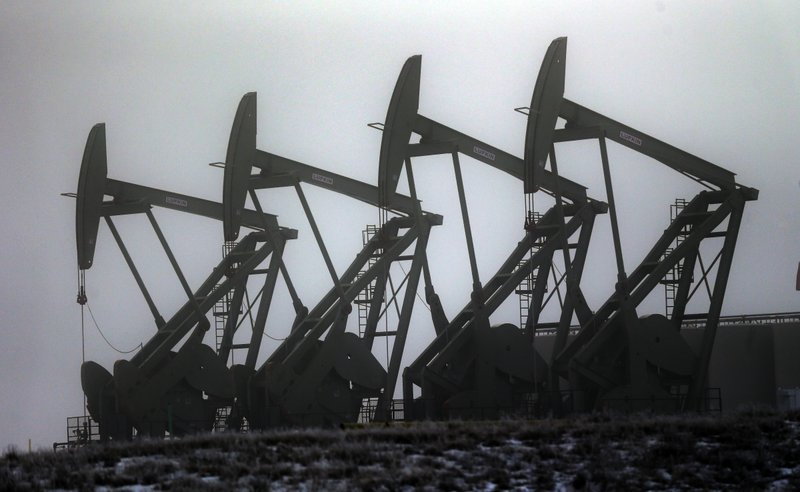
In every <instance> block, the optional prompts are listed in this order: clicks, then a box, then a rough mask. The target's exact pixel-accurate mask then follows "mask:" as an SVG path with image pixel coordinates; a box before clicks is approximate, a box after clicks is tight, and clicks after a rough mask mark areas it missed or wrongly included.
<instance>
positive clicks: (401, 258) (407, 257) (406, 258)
mask: <svg viewBox="0 0 800 492" xmlns="http://www.w3.org/2000/svg"><path fill="white" fill-rule="evenodd" d="M413 259H414V255H402V256H398V257H397V258H395V259H394V261H411V260H413Z"/></svg>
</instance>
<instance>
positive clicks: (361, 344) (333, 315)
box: [224, 93, 442, 428]
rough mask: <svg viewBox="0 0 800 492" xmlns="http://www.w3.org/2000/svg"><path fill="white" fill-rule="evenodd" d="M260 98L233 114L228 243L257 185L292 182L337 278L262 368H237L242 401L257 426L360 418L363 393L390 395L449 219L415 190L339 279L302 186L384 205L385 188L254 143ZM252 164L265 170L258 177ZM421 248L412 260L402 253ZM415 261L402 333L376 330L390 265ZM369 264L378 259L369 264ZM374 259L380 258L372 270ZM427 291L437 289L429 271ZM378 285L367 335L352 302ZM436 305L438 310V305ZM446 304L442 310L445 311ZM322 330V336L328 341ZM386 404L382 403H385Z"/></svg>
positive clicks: (247, 99)
mask: <svg viewBox="0 0 800 492" xmlns="http://www.w3.org/2000/svg"><path fill="white" fill-rule="evenodd" d="M255 122H256V94H255V93H249V94H246V95H245V96H244V97H243V98H242V100H241V102H240V104H239V109H238V110H237V113H236V118H235V122H234V125H233V128H234V131H233V132H232V134H231V142H232V143H231V145H230V146H229V148H231V147H233V146H234V143H233V142H236V144H235V145H236V147H237V149H238V150H237V153H238V155H240V156H246V157H244V158H242V159H239V160H237V161H236V162H235V165H233V166H232V165H230V159H228V161H229V162H228V163H227V164H226V169H225V171H226V182H232V183H236V185H235V186H233V187H231V188H230V189H229V192H227V193H226V194H225V197H224V205H225V208H226V210H228V211H230V213H229V214H228V215H226V222H225V230H226V237H228V239H231V238H235V237H236V235H237V234H238V227H239V224H238V223H237V222H238V219H237V217H238V212H237V211H238V210H241V209H242V207H243V206H244V203H245V199H246V196H247V195H248V194H249V195H250V197H251V198H252V199H253V201H254V203H256V205H257V207H258V198H257V195H256V193H255V192H256V190H259V189H265V188H275V187H286V186H292V187H294V188H295V190H296V191H297V194H298V197H299V199H300V201H301V204H302V205H303V209H304V211H305V213H306V215H307V217H308V220H309V223H310V224H311V227H312V230H313V232H314V235H315V238H316V240H317V243H318V246H319V248H320V251H321V252H322V254H323V257H324V259H325V262H326V266H327V268H328V272H329V274H330V276H331V278H332V280H333V284H334V285H333V287H332V288H331V290H330V291H329V292H328V294H326V295H325V296H324V297H323V298H322V300H321V301H320V302H319V303H318V304H317V305H316V306H315V307H314V308H312V309H311V310H310V311H306V312H305V313H304V315H303V316H298V318H297V319H296V321H295V323H294V324H293V327H292V331H291V333H290V334H289V336H288V338H287V339H286V340H285V341H284V342H283V343H281V345H280V346H279V347H278V348H277V349H276V350H275V351H274V352H273V353H272V354H271V355H270V356H269V357H268V359H267V361H266V363H265V364H264V365H263V366H262V367H261V368H260V369H259V370H258V371H254V370H252V369H250V368H248V369H236V371H237V374H238V378H239V379H240V380H242V381H243V382H242V384H237V386H238V387H242V388H247V390H246V391H245V392H242V393H241V394H240V395H239V397H238V401H239V402H240V411H241V412H242V413H243V414H244V416H246V417H247V419H248V421H249V423H250V425H251V426H252V427H255V428H262V427H266V426H271V425H285V424H292V423H306V424H311V423H318V424H336V423H340V422H347V421H354V420H355V418H356V416H357V414H358V411H359V408H360V406H361V400H362V399H363V398H365V397H370V396H378V397H379V398H381V399H385V398H386V397H385V396H384V395H387V394H388V395H391V393H392V392H393V391H394V387H395V381H396V379H397V375H398V373H399V364H400V357H401V356H402V353H403V348H404V345H405V339H406V334H407V331H408V324H409V321H410V316H411V310H412V308H413V305H414V300H415V299H414V297H415V295H416V291H417V285H418V282H419V279H420V275H421V273H422V272H423V270H427V261H426V259H425V247H426V245H427V240H428V235H429V231H430V227H431V226H435V225H439V224H441V223H442V218H441V216H438V215H435V214H431V213H428V212H423V211H422V210H421V208H420V205H419V203H418V201H417V199H416V196H414V193H413V190H412V196H411V197H405V196H401V195H396V196H395V197H394V198H395V199H394V200H393V203H392V204H391V205H390V206H388V207H387V210H389V211H391V212H393V213H395V214H397V215H398V217H395V218H393V219H391V220H389V221H388V222H387V223H386V224H384V225H383V226H382V228H381V229H380V230H379V232H378V233H377V234H376V235H375V237H373V238H372V239H371V240H370V241H369V242H368V243H367V244H366V245H365V247H364V249H363V250H362V251H361V252H360V253H359V254H358V255H357V256H356V259H355V260H354V261H353V263H352V264H351V265H350V266H349V267H348V268H347V270H346V271H345V272H344V273H343V274H341V275H339V274H337V273H336V272H335V270H334V268H333V264H332V263H331V261H330V258H329V256H328V253H327V250H326V248H325V245H324V242H323V240H322V237H321V235H320V233H319V230H318V228H317V226H316V221H315V220H314V217H313V214H312V213H311V210H310V208H309V207H308V204H307V202H306V200H305V195H304V193H303V191H302V187H301V184H311V185H314V186H318V187H321V188H325V189H328V190H330V191H333V192H336V193H339V194H343V195H345V196H348V197H350V198H353V199H356V200H359V201H362V202H364V203H367V204H369V205H372V206H378V205H379V196H380V190H379V188H377V187H375V186H372V185H368V184H366V183H362V182H359V181H356V180H353V179H350V178H347V177H345V176H341V175H338V174H336V173H332V172H329V171H326V170H323V169H319V168H316V167H313V166H309V165H307V164H303V163H300V162H297V161H293V160H291V159H287V158H284V157H281V156H277V155H275V154H271V153H268V152H264V151H262V150H258V149H256V148H255V137H256V123H255ZM237 129H238V130H237ZM252 168H256V169H257V170H258V173H257V174H253V173H252ZM412 245H415V246H414V253H413V255H411V256H410V257H406V256H404V252H405V251H406V250H407V249H408V248H410V247H411V246H412ZM407 259H411V260H412V264H411V268H410V271H409V273H408V276H407V278H406V281H405V283H406V290H405V298H404V299H403V302H402V309H401V312H400V319H399V320H398V325H397V328H396V330H394V332H392V333H391V334H389V333H380V332H377V331H376V325H377V321H378V319H379V318H380V316H382V314H383V313H380V309H381V306H382V304H383V302H382V301H383V299H384V298H383V296H384V288H385V286H386V285H387V280H388V271H389V267H390V265H391V264H392V262H395V261H402V260H407ZM370 260H372V262H371V261H370ZM370 263H373V264H372V265H371V266H370V265H369V264H370ZM426 281H427V284H428V285H427V287H428V289H427V290H429V291H430V292H433V296H431V297H432V298H433V299H436V298H435V292H434V291H433V287H432V284H430V281H429V275H427V272H426ZM371 282H375V294H374V295H375V297H374V298H373V299H372V301H371V303H370V314H369V317H368V319H369V323H368V326H367V328H366V331H365V333H364V334H363V337H362V338H359V337H357V336H355V335H354V334H352V333H347V332H345V328H346V323H347V318H348V315H349V313H350V312H351V303H352V302H353V301H354V300H355V299H356V297H357V296H358V294H359V293H360V292H362V291H363V290H364V289H366V288H367V287H368V286H369V285H370V283H371ZM432 304H434V305H433V306H432V309H433V310H434V311H435V310H436V305H435V303H432ZM439 309H441V308H439ZM379 334H381V335H383V336H393V337H394V344H393V348H392V358H391V361H390V362H389V365H388V367H387V368H386V369H384V368H383V367H382V366H381V365H380V363H378V361H377V360H376V359H375V357H374V356H373V355H372V353H371V351H370V348H371V347H372V344H373V341H374V338H375V337H376V336H378V335H379ZM323 336H325V339H324V341H321V340H322V337H323ZM379 406H380V405H379Z"/></svg>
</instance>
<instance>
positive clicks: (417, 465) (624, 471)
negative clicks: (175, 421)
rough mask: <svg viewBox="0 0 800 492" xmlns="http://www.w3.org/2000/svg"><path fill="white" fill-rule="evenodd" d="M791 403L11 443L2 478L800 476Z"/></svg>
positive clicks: (564, 483)
mask: <svg viewBox="0 0 800 492" xmlns="http://www.w3.org/2000/svg"><path fill="white" fill-rule="evenodd" d="M798 443H800V414H796V413H792V414H780V413H774V412H769V411H751V412H746V413H741V414H737V415H730V416H725V417H707V416H682V417H675V416H672V417H665V416H649V415H637V416H614V415H606V414H604V415H591V416H585V417H579V418H575V419H569V420H541V421H499V422H439V423H431V422H425V423H419V424H408V425H404V424H395V425H392V426H389V427H382V426H375V427H353V428H349V429H346V430H321V429H303V430H279V431H272V432H265V433H258V434H255V433H254V434H232V435H219V434H217V435H204V436H194V437H189V438H184V439H180V440H172V441H155V440H140V441H135V442H131V443H114V444H109V445H96V446H89V447H85V448H82V449H76V450H70V451H61V452H58V453H51V452H38V453H31V454H28V453H20V452H18V451H16V450H13V449H11V450H8V451H7V452H6V453H5V455H4V456H3V457H2V458H0V489H2V490H7V489H16V490H26V489H30V490H36V489H51V488H57V489H77V490H82V489H95V488H98V487H100V488H108V489H126V488H136V489H138V490H142V489H151V490H197V489H211V490H214V489H219V490H231V489H240V490H251V489H255V490H268V489H278V490H281V489H298V488H300V489H305V490H354V489H366V490H397V489H401V490H402V489H408V490H411V489H430V490H475V489H485V490H491V489H495V488H496V489H501V490H502V489H514V488H536V489H553V488H560V489H563V490H570V489H572V490H600V489H606V488H611V489H650V490H658V489H675V488H691V489H696V488H701V489H703V488H711V489H731V488H737V489H738V488H742V487H744V488H757V489H770V488H775V489H800V445H798Z"/></svg>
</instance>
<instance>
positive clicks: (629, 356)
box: [525, 38, 758, 411]
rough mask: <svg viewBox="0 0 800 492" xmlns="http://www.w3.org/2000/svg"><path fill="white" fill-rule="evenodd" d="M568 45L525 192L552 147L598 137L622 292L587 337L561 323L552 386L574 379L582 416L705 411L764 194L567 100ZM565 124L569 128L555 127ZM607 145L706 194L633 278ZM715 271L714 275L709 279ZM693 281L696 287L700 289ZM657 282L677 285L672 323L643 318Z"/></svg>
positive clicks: (541, 97)
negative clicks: (723, 317)
mask: <svg viewBox="0 0 800 492" xmlns="http://www.w3.org/2000/svg"><path fill="white" fill-rule="evenodd" d="M566 45H567V40H566V38H558V39H556V40H554V41H553V42H552V43H551V45H550V47H549V48H548V50H547V53H546V55H545V58H544V61H543V63H542V69H541V71H540V73H539V76H538V79H537V85H536V90H535V91H534V97H533V103H532V105H531V120H530V121H529V134H528V138H527V139H526V149H525V154H526V166H525V188H526V191H530V192H534V191H536V190H537V189H538V188H539V187H543V186H544V183H545V174H544V171H545V164H546V162H547V160H548V159H547V158H548V155H549V161H550V164H551V166H553V171H556V169H555V166H556V159H555V146H554V145H553V144H554V143H558V142H568V141H576V140H593V139H597V140H598V142H599V148H600V157H601V160H602V166H603V173H604V178H605V185H606V194H607V197H608V203H609V212H610V214H609V215H610V218H611V226H612V227H611V229H612V235H613V239H614V250H615V257H616V263H617V270H618V278H617V283H616V288H615V291H614V293H613V294H612V295H611V296H610V297H609V298H608V300H607V301H606V302H605V304H603V305H602V307H600V309H598V310H597V311H596V312H595V313H593V315H592V316H591V318H590V319H589V320H582V321H581V328H580V331H579V333H578V334H577V336H575V337H574V339H573V340H572V341H571V342H570V343H569V344H567V341H568V337H567V332H566V327H565V326H563V325H562V326H559V328H558V334H557V336H556V347H555V351H554V353H555V354H556V356H555V358H554V361H553V368H552V369H553V374H554V378H553V383H554V384H557V383H558V377H557V376H558V375H561V376H563V377H565V378H567V379H568V380H569V382H570V391H571V392H572V393H573V395H574V398H575V401H574V405H575V410H578V411H590V410H593V409H598V408H606V407H613V408H621V409H625V410H628V409H633V410H636V409H655V410H668V411H674V410H683V409H693V410H702V409H704V407H705V406H706V400H707V398H706V389H707V375H708V364H709V359H710V357H711V352H712V348H713V346H714V338H715V336H716V331H717V325H718V322H719V316H720V312H721V309H722V302H723V298H724V295H725V289H726V285H727V281H728V274H729V272H730V268H731V264H732V260H733V253H734V248H735V246H736V239H737V236H738V232H739V225H740V222H741V218H742V213H743V210H744V206H745V203H746V202H747V201H751V200H756V199H757V198H758V190H756V189H753V188H748V187H746V186H742V185H740V184H737V183H736V181H735V179H734V178H735V175H734V173H732V172H730V171H728V170H726V169H723V168H721V167H719V166H716V165H714V164H712V163H710V162H707V161H705V160H703V159H700V158H699V157H696V156H694V155H691V154H689V153H687V152H684V151H683V150H680V149H677V148H675V147H673V146H671V145H669V144H667V143H665V142H662V141H660V140H657V139H655V138H653V137H651V136H649V135H647V134H645V133H643V132H641V131H639V130H637V129H634V128H631V127H629V126H626V125H624V124H622V123H619V122H617V121H614V120H612V119H611V118H608V117H606V116H604V115H602V114H599V113H597V112H595V111H592V110H590V109H588V108H586V107H584V106H581V105H579V104H577V103H575V102H572V101H570V100H568V99H566V98H564V82H565V64H566ZM559 118H560V119H563V120H564V121H565V125H564V127H563V128H561V129H556V124H557V121H558V119H559ZM531 130H533V131H532V132H531ZM607 140H611V141H612V142H616V143H618V144H620V145H622V146H624V147H627V148H628V149H632V150H634V151H636V152H638V153H641V154H643V155H645V156H647V157H650V158H651V159H653V160H655V161H657V162H659V163H661V164H664V165H666V166H668V167H670V168H672V169H673V170H675V171H677V172H679V173H681V174H682V175H684V176H686V177H688V178H690V179H693V180H694V181H696V182H697V183H699V184H700V185H702V186H703V187H705V188H706V190H704V191H701V192H699V193H698V194H697V195H696V196H695V197H694V198H693V199H691V200H689V201H688V202H687V203H686V204H685V206H683V207H682V210H681V211H680V213H678V214H677V215H676V216H675V218H674V219H673V220H672V222H671V223H670V224H669V227H667V229H666V230H665V231H664V233H663V234H662V235H661V237H660V238H659V239H658V240H657V241H656V243H655V245H654V246H653V247H652V249H651V250H650V251H649V252H648V253H647V254H646V255H645V257H644V259H643V260H642V261H641V262H640V263H639V265H638V266H636V268H634V270H633V271H632V273H630V275H629V274H627V272H626V270H625V266H624V262H623V255H622V248H621V241H620V235H619V228H618V224H617V216H616V209H615V202H614V194H613V188H612V184H611V174H610V170H609V160H608V155H607V150H606V141H607ZM714 241H717V242H719V241H721V243H722V244H721V246H719V251H718V253H717V254H716V257H715V258H714V259H713V260H712V262H711V263H710V264H708V265H706V264H705V263H704V262H703V259H702V257H701V254H700V253H701V250H700V246H701V244H708V243H712V242H714ZM711 246H715V245H713V244H712V245H711ZM715 265H716V275H715V276H714V277H713V278H710V276H711V275H710V274H712V273H713V271H712V270H713V268H714V266H715ZM696 277H699V280H698V279H697V278H696ZM693 283H696V284H697V285H696V286H695V288H694V289H692V284H693ZM659 284H668V285H672V286H674V287H675V298H674V304H673V308H672V312H671V313H670V317H669V318H667V317H665V316H661V315H650V316H640V315H639V314H638V312H637V307H638V306H639V304H640V303H641V302H642V301H643V300H644V299H645V298H646V297H647V295H648V294H649V293H650V292H651V291H652V290H653V289H654V288H655V287H656V286H658V285H659ZM712 284H713V286H712ZM701 285H704V286H706V289H707V292H708V297H709V302H708V309H707V312H705V313H698V314H695V315H694V317H695V318H701V319H705V329H704V333H703V337H702V343H701V345H700V347H699V351H694V350H692V348H690V346H689V345H688V343H687V342H686V340H685V339H684V337H683V336H682V334H681V324H682V321H683V320H684V319H686V318H687V317H688V315H687V314H686V312H685V311H686V305H687V303H688V301H689V299H690V298H691V297H692V296H693V295H694V293H695V292H696V291H697V287H700V286H701Z"/></svg>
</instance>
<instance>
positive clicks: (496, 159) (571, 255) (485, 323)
mask: <svg viewBox="0 0 800 492" xmlns="http://www.w3.org/2000/svg"><path fill="white" fill-rule="evenodd" d="M420 72H421V57H420V56H413V57H411V58H409V59H408V60H407V61H406V63H405V65H404V66H403V69H402V70H401V72H400V76H399V77H398V80H397V84H396V86H395V89H394V93H393V95H392V100H391V104H390V107H389V111H388V116H387V123H386V126H385V129H384V131H385V132H389V133H390V136H391V138H390V139H389V140H388V145H384V146H383V147H382V148H381V168H380V173H379V179H380V184H381V189H383V190H386V194H385V195H384V196H383V199H384V200H387V201H388V200H391V199H392V196H393V193H394V192H395V189H396V186H397V181H398V176H399V173H400V172H401V170H402V167H403V165H405V166H406V168H407V169H408V170H409V171H410V169H411V159H412V158H415V157H421V156H430V155H437V154H450V155H451V156H452V161H453V167H454V171H455V177H456V185H457V188H458V195H459V201H460V205H461V212H462V220H463V225H464V231H465V236H466V243H467V251H468V255H469V261H470V269H471V272H472V279H473V284H472V293H471V296H470V297H471V299H470V302H469V303H468V304H467V305H466V306H465V307H464V308H463V309H462V310H461V312H459V313H458V314H457V315H456V316H454V317H453V318H452V319H451V320H450V321H449V322H445V323H440V324H438V325H437V326H436V333H437V337H436V338H435V339H434V340H433V342H432V343H431V344H430V345H429V346H428V347H427V348H426V349H425V350H424V351H423V352H422V353H421V354H420V355H419V356H418V357H417V359H416V360H415V361H414V362H413V363H412V364H411V365H410V366H409V367H408V368H406V369H405V372H404V376H403V398H404V406H405V408H406V417H407V418H412V417H413V418H432V419H436V418H445V417H461V418H473V417H480V418H496V417H497V416H498V415H499V413H500V412H506V411H514V409H515V408H519V407H520V406H522V405H525V403H526V401H525V395H529V394H532V393H535V392H537V391H538V389H541V388H542V387H546V385H547V379H548V364H547V363H546V362H545V361H544V359H543V358H542V356H541V355H539V353H538V352H537V351H536V350H535V349H534V337H535V335H536V330H537V329H538V328H541V327H542V323H541V322H540V319H539V315H540V313H541V311H542V309H543V307H544V306H545V304H546V303H547V301H548V300H549V299H551V298H552V297H548V298H545V294H546V290H547V286H548V279H549V277H550V275H551V271H553V268H552V266H553V257H554V255H555V254H556V253H557V252H558V251H559V250H561V252H562V254H563V256H564V266H565V271H564V273H563V275H562V276H561V277H560V278H558V279H556V278H554V279H553V281H554V283H555V284H556V289H558V288H559V286H560V285H561V283H562V282H564V283H565V284H566V293H565V298H564V301H563V305H562V310H561V316H560V319H559V321H558V325H559V326H564V327H566V328H568V327H569V326H570V323H571V321H572V318H573V315H577V317H578V319H579V320H582V321H583V320H588V319H589V317H590V316H591V311H590V310H589V307H588V306H587V305H586V301H585V300H584V298H583V295H582V293H581V291H580V280H581V274H582V272H583V267H584V263H585V260H586V253H587V249H588V246H589V239H590V237H591V232H592V227H593V224H594V219H595V216H596V215H597V214H601V213H605V211H606V210H607V206H606V204H605V203H603V202H599V201H595V200H592V199H590V198H588V197H587V195H586V189H585V188H584V187H583V186H581V185H579V184H577V183H574V182H572V181H569V180H567V179H565V178H561V177H559V176H558V175H557V173H555V172H554V173H551V172H549V171H544V172H543V173H542V183H541V188H542V189H543V190H545V191H547V192H549V193H550V194H551V195H552V196H553V197H554V198H555V205H554V206H553V207H552V208H550V210H548V211H547V212H546V213H544V214H543V215H542V216H541V218H540V219H539V220H534V216H533V215H532V214H529V215H527V216H526V220H525V235H524V237H523V239H522V240H521V241H520V242H519V243H518V245H517V247H516V248H514V250H513V251H512V252H511V254H510V255H509V256H508V258H507V259H506V260H505V261H504V262H503V263H502V265H501V267H500V268H499V269H498V271H497V272H496V273H495V274H494V276H493V277H492V278H491V279H490V280H489V281H488V282H486V283H482V282H481V280H480V278H479V274H478V268H477V261H476V257H475V251H474V247H473V243H472V232H471V227H470V221H469V214H468V210H467V204H466V197H465V190H464V185H463V179H462V173H461V166H460V162H459V153H462V154H465V155H467V156H469V157H472V158H474V159H476V160H478V161H480V162H483V163H485V164H488V165H490V166H492V167H494V168H496V169H498V170H500V171H503V172H505V173H507V174H510V175H511V176H514V177H516V178H518V179H520V180H523V179H524V173H525V165H524V161H523V159H520V158H518V157H515V156H513V155H511V154H509V153H507V152H504V151H502V150H500V149H497V148H495V147H493V146H491V145H488V144H486V143H484V142H481V141H479V140H477V139H475V138H472V137H470V136H467V135H465V134H463V133H460V132H458V131H456V130H453V129H451V128H448V127H446V126H444V125H442V124H440V123H437V122H435V121H433V120H431V119H429V118H426V117H425V116H423V115H421V114H419V113H418V106H419V86H420ZM412 133H414V134H417V135H419V136H420V141H419V143H416V144H412V143H410V138H411V135H412ZM384 143H385V144H386V143H387V141H386V140H385V141H384ZM565 201H566V203H565ZM571 238H576V239H572V241H573V242H570V240H571ZM553 275H554V276H555V273H553ZM523 283H527V288H525V293H526V294H528V298H529V299H530V303H529V306H528V309H529V313H530V314H529V316H528V317H527V320H526V323H525V326H521V327H517V326H514V325H513V324H502V325H499V326H495V327H492V326H490V321H489V317H490V316H491V315H492V314H493V313H494V312H495V311H496V310H497V309H498V308H499V307H500V305H501V304H503V302H504V301H505V300H506V299H507V298H508V297H509V296H511V295H512V294H514V293H515V292H518V293H519V291H520V289H521V288H522V287H521V284H523ZM445 321H446V320H445ZM415 385H416V386H419V387H420V389H421V398H419V399H417V400H416V401H415V398H414V386H415ZM409 409H413V410H411V411H410V410H409Z"/></svg>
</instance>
